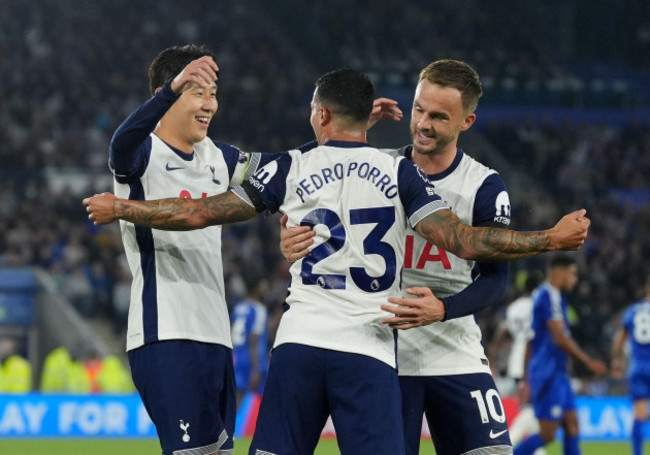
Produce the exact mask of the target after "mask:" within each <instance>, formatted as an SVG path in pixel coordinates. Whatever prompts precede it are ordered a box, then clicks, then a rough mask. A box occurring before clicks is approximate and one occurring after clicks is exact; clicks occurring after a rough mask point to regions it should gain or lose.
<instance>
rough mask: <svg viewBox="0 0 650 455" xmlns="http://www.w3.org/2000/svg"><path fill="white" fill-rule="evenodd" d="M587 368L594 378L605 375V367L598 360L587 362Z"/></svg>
mask: <svg viewBox="0 0 650 455" xmlns="http://www.w3.org/2000/svg"><path fill="white" fill-rule="evenodd" d="M587 368H589V369H590V370H591V372H592V373H593V374H595V375H596V376H603V375H605V374H606V373H607V365H605V363H604V362H602V361H600V360H596V359H590V360H589V362H587Z"/></svg>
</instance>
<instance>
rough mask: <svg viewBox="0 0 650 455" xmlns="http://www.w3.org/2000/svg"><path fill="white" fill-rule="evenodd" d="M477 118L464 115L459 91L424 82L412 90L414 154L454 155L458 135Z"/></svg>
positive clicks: (424, 80)
mask: <svg viewBox="0 0 650 455" xmlns="http://www.w3.org/2000/svg"><path fill="white" fill-rule="evenodd" d="M475 118H476V115H475V114H474V113H473V112H471V113H466V112H465V110H464V109H463V100H462V96H461V93H460V91H458V90H457V89H455V88H453V87H443V86H441V85H438V84H434V83H431V82H429V81H428V80H426V79H423V80H422V81H420V83H419V84H418V86H417V88H416V90H415V99H414V100H413V109H412V111H411V125H410V128H411V136H412V139H413V147H414V148H415V152H416V153H421V154H425V155H426V154H442V153H444V152H449V153H454V154H455V153H456V142H457V141H458V135H459V134H460V132H461V131H465V130H466V129H468V128H469V127H470V126H471V125H472V123H474V119H475Z"/></svg>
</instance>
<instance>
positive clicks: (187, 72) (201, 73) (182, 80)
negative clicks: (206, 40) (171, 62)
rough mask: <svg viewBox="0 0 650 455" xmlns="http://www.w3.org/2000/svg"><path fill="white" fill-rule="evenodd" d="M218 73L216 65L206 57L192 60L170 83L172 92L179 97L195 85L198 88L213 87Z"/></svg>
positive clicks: (210, 58) (211, 59)
mask: <svg viewBox="0 0 650 455" xmlns="http://www.w3.org/2000/svg"><path fill="white" fill-rule="evenodd" d="M218 71H219V67H218V66H217V63H216V62H215V61H214V59H213V58H212V57H210V56H208V55H205V56H203V57H201V58H198V59H196V60H192V61H191V62H190V63H188V64H187V66H186V67H185V68H183V71H181V72H180V73H178V75H177V76H176V77H175V78H174V80H173V81H172V84H171V87H172V91H173V92H174V93H176V94H177V95H179V94H181V93H183V92H184V91H185V90H187V89H188V88H190V87H193V86H195V85H198V86H199V87H204V86H210V85H213V84H214V83H215V81H216V80H217V79H218V77H217V72H218Z"/></svg>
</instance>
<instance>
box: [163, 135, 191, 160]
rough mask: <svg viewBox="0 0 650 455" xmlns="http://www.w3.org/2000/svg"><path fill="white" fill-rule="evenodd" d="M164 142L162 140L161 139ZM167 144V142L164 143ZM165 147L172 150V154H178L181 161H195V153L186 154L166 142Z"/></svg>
mask: <svg viewBox="0 0 650 455" xmlns="http://www.w3.org/2000/svg"><path fill="white" fill-rule="evenodd" d="M160 140H161V141H162V139H160ZM163 142H165V141H163ZM165 145H166V146H167V147H169V148H170V149H171V151H172V152H174V153H175V154H177V155H178V156H179V157H180V158H181V159H183V160H185V161H192V160H193V159H194V151H192V153H185V152H182V151H180V150H179V149H177V148H176V147H174V146H173V145H169V144H168V143H167V142H165Z"/></svg>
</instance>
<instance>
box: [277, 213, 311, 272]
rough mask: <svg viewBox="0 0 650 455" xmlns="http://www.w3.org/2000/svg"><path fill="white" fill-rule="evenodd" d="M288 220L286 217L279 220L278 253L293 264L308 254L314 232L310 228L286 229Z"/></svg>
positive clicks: (296, 227)
mask: <svg viewBox="0 0 650 455" xmlns="http://www.w3.org/2000/svg"><path fill="white" fill-rule="evenodd" d="M288 219H289V217H288V216H287V215H282V218H280V251H281V252H282V256H284V258H285V259H286V260H287V261H289V262H295V261H297V260H298V259H302V258H304V257H305V256H307V255H308V254H309V247H310V246H311V245H312V244H313V243H314V236H315V235H316V231H314V230H313V229H312V228H311V226H295V227H292V228H287V220H288Z"/></svg>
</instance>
